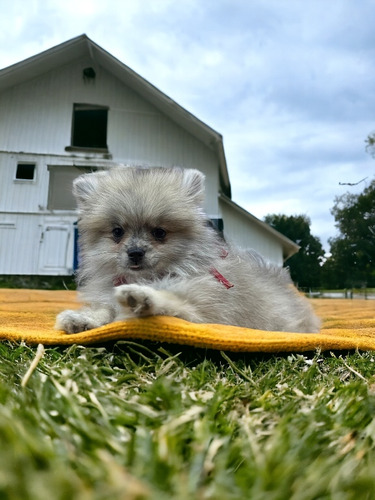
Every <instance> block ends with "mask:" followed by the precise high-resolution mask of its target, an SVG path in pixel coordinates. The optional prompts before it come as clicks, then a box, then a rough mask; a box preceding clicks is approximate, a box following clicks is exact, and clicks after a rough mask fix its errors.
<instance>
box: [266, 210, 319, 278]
mask: <svg viewBox="0 0 375 500" xmlns="http://www.w3.org/2000/svg"><path fill="white" fill-rule="evenodd" d="M264 220H265V222H267V223H268V224H269V225H270V226H272V227H273V228H274V229H276V230H277V231H279V232H280V233H282V234H284V235H285V236H287V237H288V238H289V239H291V240H292V241H295V242H296V243H297V244H298V245H299V246H300V247H301V248H300V250H299V252H298V253H297V254H295V255H293V256H292V257H290V258H289V259H288V260H287V261H286V262H285V264H284V265H286V266H288V267H289V269H290V275H291V278H292V280H293V281H294V282H295V283H296V284H297V285H298V286H299V287H300V288H311V287H318V286H320V281H321V264H322V261H323V256H324V250H323V247H322V244H321V242H320V240H319V238H317V237H316V236H313V235H312V234H311V231H310V225H311V221H310V219H309V218H308V217H307V216H306V215H291V216H287V215H280V214H279V215H277V214H270V215H267V216H266V217H265V219H264Z"/></svg>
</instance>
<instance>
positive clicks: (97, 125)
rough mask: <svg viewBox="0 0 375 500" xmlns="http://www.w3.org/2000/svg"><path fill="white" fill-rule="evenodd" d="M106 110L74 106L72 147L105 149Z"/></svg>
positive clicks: (87, 106)
mask: <svg viewBox="0 0 375 500" xmlns="http://www.w3.org/2000/svg"><path fill="white" fill-rule="evenodd" d="M107 121H108V108H106V107H104V106H94V105H89V104H74V109H73V130H72V146H74V147H77V148H94V149H107Z"/></svg>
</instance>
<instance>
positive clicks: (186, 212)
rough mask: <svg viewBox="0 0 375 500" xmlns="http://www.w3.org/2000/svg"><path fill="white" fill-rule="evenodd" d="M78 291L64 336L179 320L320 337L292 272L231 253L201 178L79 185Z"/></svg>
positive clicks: (186, 173) (157, 173)
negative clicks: (207, 207)
mask: <svg viewBox="0 0 375 500" xmlns="http://www.w3.org/2000/svg"><path fill="white" fill-rule="evenodd" d="M74 194H75V196H76V198H77V201H78V208H79V213H80V220H79V231H80V250H81V253H80V258H81V262H80V269H79V272H78V278H79V288H80V290H81V294H82V299H83V301H84V302H85V303H87V304H88V305H87V306H85V307H83V308H82V309H80V310H78V311H71V310H67V311H64V312H62V313H60V314H59V315H58V317H57V322H56V328H57V329H61V330H64V331H65V332H67V333H76V332H80V331H83V330H89V329H91V328H95V327H98V326H101V325H104V324H106V323H109V322H111V321H114V320H120V319H126V318H129V317H134V316H150V315H168V316H177V317H179V318H183V319H186V320H188V321H192V322H197V323H201V322H204V323H223V324H230V325H238V326H244V327H249V328H255V329H261V330H276V331H293V332H316V331H318V330H319V320H318V319H317V317H316V316H315V315H314V313H313V311H312V309H311V307H310V305H309V303H308V302H307V300H306V299H305V298H304V297H302V296H301V295H300V294H299V293H298V292H297V290H296V289H295V288H294V287H293V285H292V283H291V280H290V277H289V274H288V272H287V270H285V269H282V268H279V267H276V266H273V265H270V264H267V263H265V262H264V261H263V259H262V258H261V257H260V256H259V255H258V254H256V253H255V252H250V251H240V250H238V249H234V248H231V247H229V246H228V245H227V244H226V243H225V242H224V241H223V240H222V239H221V238H219V237H218V236H217V234H216V232H215V231H214V230H213V229H212V228H210V227H209V225H208V224H207V217H206V215H205V214H204V212H203V209H202V205H203V194H204V176H203V175H202V174H201V173H200V172H199V171H197V170H189V169H180V168H173V169H167V168H149V169H142V168H131V167H123V168H115V169H112V170H109V171H107V172H98V173H94V174H86V175H82V176H80V177H79V178H78V179H76V181H75V182H74Z"/></svg>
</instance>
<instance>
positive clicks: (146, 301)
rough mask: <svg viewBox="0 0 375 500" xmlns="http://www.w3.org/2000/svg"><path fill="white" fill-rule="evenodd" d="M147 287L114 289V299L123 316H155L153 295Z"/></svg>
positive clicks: (124, 286)
mask: <svg viewBox="0 0 375 500" xmlns="http://www.w3.org/2000/svg"><path fill="white" fill-rule="evenodd" d="M156 293H157V292H156V291H155V290H153V289H152V288H151V287H149V286H142V285H122V286H119V287H117V288H116V291H115V297H116V299H117V301H118V302H119V304H120V305H121V307H122V309H123V312H124V313H125V315H126V314H127V313H128V314H129V315H130V316H152V315H154V314H155V308H154V305H155V294H156Z"/></svg>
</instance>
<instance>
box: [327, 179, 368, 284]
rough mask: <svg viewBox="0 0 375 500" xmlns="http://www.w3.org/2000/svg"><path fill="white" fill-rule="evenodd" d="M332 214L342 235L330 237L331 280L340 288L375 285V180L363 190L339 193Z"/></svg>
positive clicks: (328, 268)
mask: <svg viewBox="0 0 375 500" xmlns="http://www.w3.org/2000/svg"><path fill="white" fill-rule="evenodd" d="M331 213H332V215H333V216H334V218H335V221H336V227H337V228H338V230H339V232H340V234H339V236H337V237H336V238H331V239H330V240H329V243H330V246H331V254H332V256H331V257H330V258H329V259H328V260H327V262H326V263H325V265H324V268H325V269H326V270H327V271H328V275H330V279H331V280H332V279H334V280H335V281H336V283H335V285H336V287H338V288H342V287H355V286H357V287H358V286H375V269H374V267H375V180H373V181H372V182H371V184H370V185H369V186H368V187H366V188H365V189H364V190H363V192H362V193H359V194H353V193H345V194H343V195H342V196H337V197H336V198H335V204H334V206H333V208H332V210H331ZM333 276H335V278H333Z"/></svg>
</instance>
